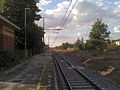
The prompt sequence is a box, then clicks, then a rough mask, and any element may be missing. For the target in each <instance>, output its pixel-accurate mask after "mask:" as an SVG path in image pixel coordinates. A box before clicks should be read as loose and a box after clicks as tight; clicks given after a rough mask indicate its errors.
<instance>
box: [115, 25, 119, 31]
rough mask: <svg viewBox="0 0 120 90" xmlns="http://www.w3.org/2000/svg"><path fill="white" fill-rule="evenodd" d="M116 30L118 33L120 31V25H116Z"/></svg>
mask: <svg viewBox="0 0 120 90" xmlns="http://www.w3.org/2000/svg"><path fill="white" fill-rule="evenodd" d="M114 32H116V33H119V32H120V25H118V26H115V27H114Z"/></svg>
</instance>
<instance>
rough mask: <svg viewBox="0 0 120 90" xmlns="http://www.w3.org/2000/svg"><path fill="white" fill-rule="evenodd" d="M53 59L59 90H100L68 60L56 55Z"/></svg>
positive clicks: (54, 54)
mask: <svg viewBox="0 0 120 90" xmlns="http://www.w3.org/2000/svg"><path fill="white" fill-rule="evenodd" d="M53 59H54V63H55V67H56V71H57V76H58V78H57V79H58V81H59V82H58V89H59V90H101V88H100V87H98V86H97V85H95V84H94V83H93V82H92V81H91V80H89V78H88V77H87V76H86V75H84V74H83V73H82V72H80V71H79V70H78V69H77V68H76V66H74V65H73V64H72V63H71V62H70V61H69V60H67V59H65V58H64V57H62V56H61V55H59V54H57V53H53Z"/></svg>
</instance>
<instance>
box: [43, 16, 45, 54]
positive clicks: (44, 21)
mask: <svg viewBox="0 0 120 90" xmlns="http://www.w3.org/2000/svg"><path fill="white" fill-rule="evenodd" d="M44 28H45V18H44V17H43V33H44ZM43 56H44V34H43Z"/></svg>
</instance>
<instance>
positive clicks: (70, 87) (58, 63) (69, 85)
mask: <svg viewBox="0 0 120 90" xmlns="http://www.w3.org/2000/svg"><path fill="white" fill-rule="evenodd" d="M54 57H55V60H56V63H57V65H58V66H59V68H60V70H61V72H62V74H63V76H64V78H65V80H66V82H67V85H68V87H69V89H70V90H73V88H72V85H71V84H70V82H69V80H68V78H67V76H66V74H65V72H64V70H63V69H62V67H61V65H60V62H58V60H57V57H56V56H54Z"/></svg>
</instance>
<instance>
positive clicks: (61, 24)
mask: <svg viewBox="0 0 120 90" xmlns="http://www.w3.org/2000/svg"><path fill="white" fill-rule="evenodd" d="M77 2H78V0H76V1H75V3H74V4H73V6H72V9H71V10H70V12H69V14H68V15H67V12H68V10H69V8H70V6H71V4H72V0H71V2H70V4H69V6H68V9H67V11H66V12H65V15H64V17H63V19H62V21H61V23H60V26H61V27H63V26H64V25H65V23H66V22H67V19H68V18H69V16H70V14H71V12H72V10H73V9H74V7H75V5H76V4H77ZM66 15H67V17H66ZM65 17H66V19H65ZM62 22H63V23H62ZM59 33H60V31H59V32H58V33H57V34H59ZM57 38H58V35H56V37H55V39H54V41H53V44H54V43H55V42H56V40H57ZM53 44H52V46H53Z"/></svg>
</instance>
